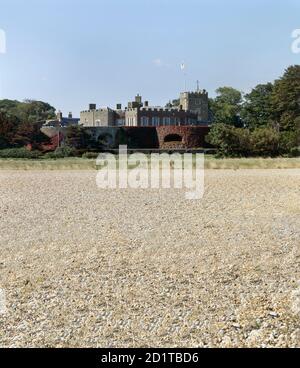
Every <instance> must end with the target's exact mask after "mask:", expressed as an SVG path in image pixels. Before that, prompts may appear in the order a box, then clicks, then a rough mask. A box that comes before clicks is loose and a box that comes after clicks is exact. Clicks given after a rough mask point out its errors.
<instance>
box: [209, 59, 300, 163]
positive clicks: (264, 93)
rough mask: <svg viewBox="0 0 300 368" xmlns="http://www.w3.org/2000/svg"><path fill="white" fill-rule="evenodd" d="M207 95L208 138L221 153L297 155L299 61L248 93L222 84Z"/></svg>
mask: <svg viewBox="0 0 300 368" xmlns="http://www.w3.org/2000/svg"><path fill="white" fill-rule="evenodd" d="M216 92H217V96H216V98H214V99H210V110H211V112H212V115H213V123H214V124H213V127H212V129H211V132H210V134H209V135H208V137H207V142H208V143H210V144H212V145H213V146H215V147H216V148H217V149H218V154H219V155H220V156H276V155H288V156H298V155H299V146H300V65H295V66H290V67H289V68H288V69H287V70H286V71H285V73H284V75H283V76H282V77H281V78H279V79H278V80H276V81H275V82H274V83H267V84H259V85H258V86H256V87H255V88H254V89H253V90H252V91H251V92H250V93H249V94H246V95H244V96H243V94H242V93H241V92H240V91H238V90H236V89H234V88H231V87H222V88H219V89H218V90H217V91H216Z"/></svg>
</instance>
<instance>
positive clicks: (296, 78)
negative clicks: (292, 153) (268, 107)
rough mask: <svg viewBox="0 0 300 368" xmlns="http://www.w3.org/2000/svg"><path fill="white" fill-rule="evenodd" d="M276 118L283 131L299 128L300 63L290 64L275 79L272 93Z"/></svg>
mask: <svg viewBox="0 0 300 368" xmlns="http://www.w3.org/2000/svg"><path fill="white" fill-rule="evenodd" d="M272 107H273V111H274V119H275V121H276V122H277V124H278V126H279V129H280V130H281V131H288V130H293V131H295V130H297V128H298V127H297V118H299V117H300V65H294V66H290V67H289V68H287V69H286V71H285V73H284V75H283V76H282V77H281V78H280V79H278V80H276V81H275V84H274V90H273V93H272Z"/></svg>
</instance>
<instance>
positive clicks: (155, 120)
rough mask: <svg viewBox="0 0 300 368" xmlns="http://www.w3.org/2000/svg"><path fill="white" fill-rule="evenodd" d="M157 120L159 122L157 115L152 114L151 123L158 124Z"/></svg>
mask: <svg viewBox="0 0 300 368" xmlns="http://www.w3.org/2000/svg"><path fill="white" fill-rule="evenodd" d="M159 122H160V119H159V117H158V116H153V118H152V125H153V126H158V125H159Z"/></svg>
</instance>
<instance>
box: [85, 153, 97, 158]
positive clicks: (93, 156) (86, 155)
mask: <svg viewBox="0 0 300 368" xmlns="http://www.w3.org/2000/svg"><path fill="white" fill-rule="evenodd" d="M98 156H99V153H98V152H85V153H84V154H83V155H82V158H86V159H97V158H98Z"/></svg>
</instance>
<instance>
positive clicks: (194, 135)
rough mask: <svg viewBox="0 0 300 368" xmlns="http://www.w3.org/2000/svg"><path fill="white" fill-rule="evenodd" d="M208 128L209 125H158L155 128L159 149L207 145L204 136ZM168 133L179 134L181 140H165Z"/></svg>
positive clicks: (202, 146)
mask: <svg viewBox="0 0 300 368" xmlns="http://www.w3.org/2000/svg"><path fill="white" fill-rule="evenodd" d="M209 130H210V128H209V127H201V126H160V127H157V128H156V131H157V135H158V141H159V147H160V148H161V149H166V148H204V147H208V144H207V143H206V142H205V136H206V135H207V134H208V133H209ZM168 135H179V136H181V137H182V142H165V138H166V137H167V136H168Z"/></svg>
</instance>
